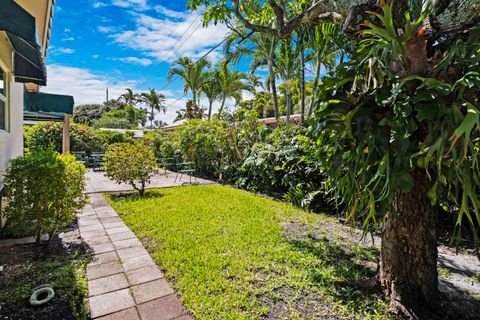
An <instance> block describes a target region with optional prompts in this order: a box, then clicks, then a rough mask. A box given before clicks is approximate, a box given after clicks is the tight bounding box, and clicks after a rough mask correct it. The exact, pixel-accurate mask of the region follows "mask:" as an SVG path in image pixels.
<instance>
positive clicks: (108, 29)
mask: <svg viewBox="0 0 480 320" xmlns="http://www.w3.org/2000/svg"><path fill="white" fill-rule="evenodd" d="M97 30H98V31H99V32H101V33H110V32H116V30H117V28H116V27H107V26H98V27H97Z"/></svg>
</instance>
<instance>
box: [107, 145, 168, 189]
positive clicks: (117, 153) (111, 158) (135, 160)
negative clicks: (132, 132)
mask: <svg viewBox="0 0 480 320" xmlns="http://www.w3.org/2000/svg"><path fill="white" fill-rule="evenodd" d="M105 169H106V172H105V175H106V176H107V177H109V178H110V179H112V180H113V181H115V182H117V183H119V184H120V183H128V184H130V185H131V186H132V187H133V188H134V189H135V190H137V191H138V192H139V193H140V195H142V196H143V194H144V191H145V185H146V184H147V183H149V182H150V179H151V178H152V177H153V176H154V175H155V174H156V173H157V172H158V166H157V157H156V156H155V153H154V151H153V148H152V146H151V145H149V144H147V143H145V142H143V141H139V142H135V143H115V144H112V145H111V146H110V148H109V149H108V150H107V152H106V153H105Z"/></svg>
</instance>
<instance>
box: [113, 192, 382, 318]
mask: <svg viewBox="0 0 480 320" xmlns="http://www.w3.org/2000/svg"><path fill="white" fill-rule="evenodd" d="M109 201H110V203H111V205H112V206H113V207H114V209H115V210H117V212H118V213H119V214H120V216H121V217H122V218H123V219H124V221H125V223H127V224H128V225H129V226H130V228H131V229H132V230H133V231H134V232H135V233H136V234H137V236H138V237H139V238H140V239H141V240H142V242H143V243H144V244H145V246H146V247H147V249H148V250H149V251H150V253H151V254H152V256H153V258H154V260H155V261H156V262H157V264H158V265H159V266H160V267H161V269H162V270H163V271H164V272H165V275H166V277H167V279H168V280H169V281H170V282H171V283H172V285H173V287H174V288H175V289H176V290H177V292H178V294H179V295H180V298H181V300H182V302H183V304H184V305H185V307H186V308H188V309H189V310H190V312H191V313H192V315H193V316H194V317H195V319H258V318H267V319H319V318H325V317H327V316H339V317H341V318H344V319H345V318H347V319H350V318H378V319H385V318H386V317H387V316H386V305H385V303H384V302H383V301H382V300H381V299H380V297H379V295H378V294H376V293H372V292H368V293H367V292H362V291H358V290H355V289H353V288H351V287H349V286H348V285H347V283H351V282H349V281H351V280H355V279H360V278H364V277H365V276H372V275H373V274H374V271H375V263H374V261H375V260H376V259H377V256H378V250H376V249H374V248H365V247H362V246H360V245H358V244H357V242H355V241H353V239H350V237H349V233H348V230H347V231H345V228H343V227H341V226H338V225H337V224H336V223H335V221H334V220H333V219H331V218H328V217H326V216H323V215H316V214H313V213H307V212H305V211H302V210H300V209H298V208H295V207H293V206H291V205H288V204H285V203H282V202H280V201H275V200H272V199H270V198H266V197H260V196H257V195H253V194H251V193H248V192H245V191H241V190H237V189H234V188H230V187H225V186H206V187H203V186H202V187H198V186H196V187H179V188H171V189H161V190H155V191H149V192H148V193H147V194H146V197H145V198H144V199H140V198H138V196H134V195H132V196H128V197H110V199H109Z"/></svg>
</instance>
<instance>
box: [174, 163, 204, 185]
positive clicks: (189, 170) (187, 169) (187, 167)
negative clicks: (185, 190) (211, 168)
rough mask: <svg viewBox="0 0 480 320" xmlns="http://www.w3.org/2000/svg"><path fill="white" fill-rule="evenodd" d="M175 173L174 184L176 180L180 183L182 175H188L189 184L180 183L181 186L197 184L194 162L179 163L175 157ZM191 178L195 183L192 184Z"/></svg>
mask: <svg viewBox="0 0 480 320" xmlns="http://www.w3.org/2000/svg"><path fill="white" fill-rule="evenodd" d="M175 171H176V172H177V175H176V176H175V182H177V180H178V181H179V182H181V181H182V176H183V175H184V174H186V175H188V177H189V182H184V183H182V184H183V185H186V184H191V185H194V184H198V182H197V177H196V176H195V172H196V169H195V162H180V158H178V157H176V158H175ZM192 177H193V178H194V180H195V182H192Z"/></svg>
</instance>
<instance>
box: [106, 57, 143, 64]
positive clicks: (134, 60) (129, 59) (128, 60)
mask: <svg viewBox="0 0 480 320" xmlns="http://www.w3.org/2000/svg"><path fill="white" fill-rule="evenodd" d="M112 60H117V61H121V62H126V63H133V64H138V65H141V66H149V65H151V64H152V60H150V59H147V58H138V57H125V58H112Z"/></svg>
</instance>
